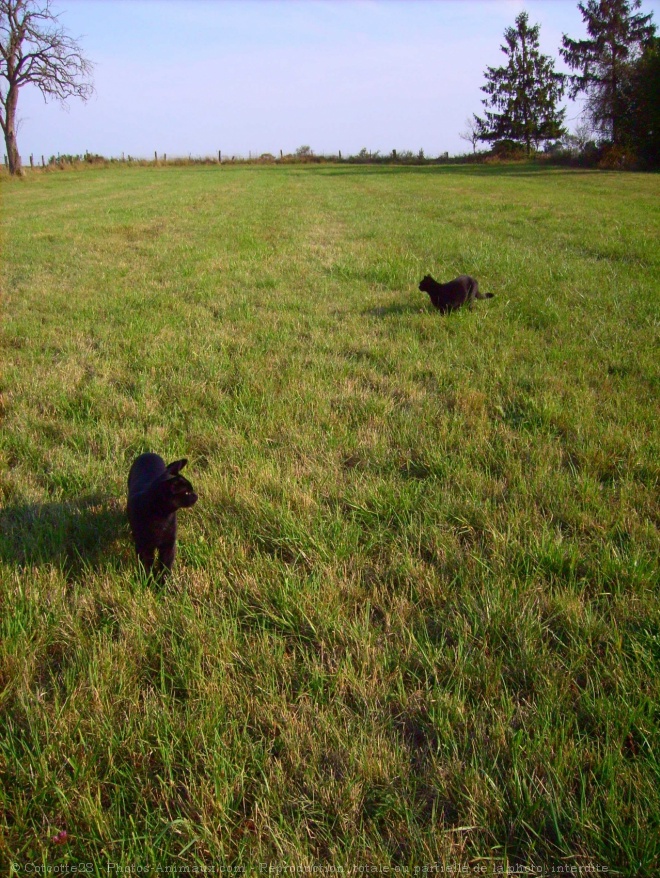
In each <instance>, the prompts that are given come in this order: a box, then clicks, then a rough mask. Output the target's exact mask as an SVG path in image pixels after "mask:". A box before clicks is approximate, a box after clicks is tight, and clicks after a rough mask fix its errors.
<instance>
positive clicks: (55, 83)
mask: <svg viewBox="0 0 660 878" xmlns="http://www.w3.org/2000/svg"><path fill="white" fill-rule="evenodd" d="M91 71H92V64H91V62H90V61H88V60H87V58H85V57H84V55H83V54H82V51H81V49H80V46H79V45H78V43H77V41H76V40H74V39H73V38H72V37H70V36H69V35H68V34H67V33H66V32H65V30H64V28H63V27H61V26H60V24H59V22H58V16H57V15H56V14H55V13H54V12H53V9H52V3H51V0H0V126H2V131H3V134H4V136H5V144H6V145H7V158H8V160H9V172H10V173H11V174H21V173H22V169H21V157H20V154H19V152H18V145H17V142H16V108H17V106H18V95H19V92H20V90H21V88H23V86H24V85H27V84H28V83H31V84H32V85H36V87H37V88H38V89H39V90H40V91H41V94H42V95H43V97H44V100H45V101H47V100H48V99H49V98H55V99H56V100H58V101H60V102H61V103H64V102H65V101H66V99H67V98H70V97H77V98H82V100H87V99H88V98H89V97H90V95H91V94H92V92H93V90H94V89H93V86H92V85H91V83H90V82H89V81H88V77H89V76H90V74H91Z"/></svg>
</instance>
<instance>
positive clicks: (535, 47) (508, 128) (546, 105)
mask: <svg viewBox="0 0 660 878" xmlns="http://www.w3.org/2000/svg"><path fill="white" fill-rule="evenodd" d="M539 30H540V26H539V25H538V24H536V25H534V26H533V27H529V25H528V16H527V13H526V12H521V13H520V15H518V17H517V18H516V26H515V27H508V28H507V29H506V30H505V31H504V39H505V41H506V43H505V45H503V46H501V49H502V51H503V52H504V54H505V55H506V56H507V58H508V63H507V65H506V67H488V68H486V73H485V77H486V85H484V86H482V89H481V90H482V91H484V92H486V94H487V95H488V97H487V98H485V99H484V100H483V101H482V103H483V105H484V107H486V112H485V114H484V118H483V119H482V118H479V117H478V116H477V117H475V118H476V120H477V123H478V125H479V139H480V140H500V139H505V138H510V139H512V140H519V141H522V142H523V143H524V144H525V147H526V150H527V155H529V154H530V152H531V151H532V144H533V145H534V146H535V147H538V145H539V144H540V143H541V142H542V141H544V140H555V139H557V138H559V137H561V136H562V135H563V134H564V133H565V130H564V127H563V121H564V114H565V112H566V111H565V110H560V109H558V108H557V104H558V103H559V101H560V100H561V98H562V96H563V94H564V76H563V74H561V73H556V72H555V69H554V61H553V59H552V58H550V56H548V55H541V53H540V52H539ZM489 108H490V109H489Z"/></svg>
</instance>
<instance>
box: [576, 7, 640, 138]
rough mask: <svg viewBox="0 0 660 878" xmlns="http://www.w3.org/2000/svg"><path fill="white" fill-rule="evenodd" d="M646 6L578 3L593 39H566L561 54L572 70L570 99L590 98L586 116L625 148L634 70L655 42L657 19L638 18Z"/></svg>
mask: <svg viewBox="0 0 660 878" xmlns="http://www.w3.org/2000/svg"><path fill="white" fill-rule="evenodd" d="M641 5H642V2H641V0H586V3H585V2H580V3H578V9H579V10H580V12H581V13H582V20H583V21H584V23H585V24H586V26H587V32H588V33H589V39H586V40H572V39H570V38H569V37H567V36H566V34H564V36H563V39H562V46H561V48H560V50H559V51H560V52H561V55H562V57H563V58H564V60H565V61H566V63H567V64H568V66H569V67H570V68H571V69H572V70H577V71H579V73H578V74H574V75H572V76H571V77H570V82H571V91H570V96H571V98H575V97H576V96H577V95H578V94H579V93H580V92H585V93H586V95H587V107H586V109H587V113H588V115H589V118H590V121H591V123H592V125H593V127H594V129H595V130H596V131H598V132H599V133H600V134H601V135H602V136H603V137H605V138H606V139H608V140H611V141H612V143H613V144H614V145H615V146H621V145H623V144H624V143H625V140H626V132H627V130H628V128H629V123H630V120H629V118H628V117H629V113H630V103H629V99H628V95H627V91H628V88H627V84H628V83H629V81H630V74H631V65H633V64H634V62H635V61H636V60H637V59H638V58H639V56H640V53H641V52H642V50H643V49H644V46H646V45H648V44H649V43H650V41H651V40H652V39H653V35H654V33H655V26H654V25H653V24H652V23H651V19H652V17H653V16H652V14H651V13H649V14H648V15H643V14H641V13H637V14H635V12H634V10H637V9H639V8H640V7H641Z"/></svg>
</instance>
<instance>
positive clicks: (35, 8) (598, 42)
mask: <svg viewBox="0 0 660 878" xmlns="http://www.w3.org/2000/svg"><path fill="white" fill-rule="evenodd" d="M578 8H579V10H580V12H581V13H582V19H583V22H584V24H585V25H586V29H587V34H588V36H587V37H586V38H585V39H572V38H571V37H568V36H567V35H566V34H564V35H563V39H562V45H561V46H560V47H559V54H560V55H561V57H562V58H563V60H564V61H565V62H566V64H567V65H568V67H569V68H570V69H571V70H572V71H574V72H573V73H571V74H564V73H559V72H557V71H556V70H555V61H554V59H553V58H551V57H550V56H548V55H542V54H541V52H540V49H539V31H540V26H539V25H538V24H536V25H530V24H529V16H528V14H527V13H526V12H521V13H520V14H519V15H518V16H517V18H516V20H515V27H509V28H507V29H506V31H505V32H504V41H505V42H504V45H502V46H501V49H502V52H504V54H505V55H506V58H507V63H506V64H505V65H503V66H501V67H488V68H486V72H485V77H486V84H485V85H484V86H483V88H482V90H483V91H484V92H485V94H486V98H485V99H484V100H483V104H484V114H483V116H477V115H476V114H475V115H473V116H472V117H471V118H470V119H469V120H468V130H467V131H466V132H463V133H462V134H461V135H460V136H461V137H462V138H463V139H465V140H468V141H470V142H471V143H472V146H473V149H474V150H475V151H476V145H477V143H478V142H480V141H483V142H497V141H509V142H513V143H514V144H522V145H523V147H524V150H525V152H526V153H527V155H530V154H531V152H532V150H537V149H539V147H540V145H541V144H546V145H547V144H548V143H551V142H552V141H558V140H559V139H561V138H562V137H566V136H567V134H568V132H567V130H566V127H565V124H564V122H565V115H566V110H565V108H560V106H559V104H560V101H561V100H562V98H563V96H564V94H565V93H566V92H568V94H569V95H570V97H571V98H573V99H574V98H576V97H577V96H578V95H580V94H584V95H585V97H586V101H585V112H584V115H585V122H584V123H583V126H582V127H583V129H584V128H585V127H586V128H588V129H589V131H593V133H594V134H595V136H596V138H598V139H599V140H600V142H601V143H603V144H609V145H611V146H612V147H613V148H614V149H619V150H629V151H630V152H631V153H632V154H634V155H636V156H637V157H638V158H639V159H640V160H641V161H642V162H643V163H645V164H647V165H648V166H657V165H658V164H659V163H660V39H658V37H656V35H655V25H654V24H653V22H652V18H653V16H652V14H651V13H649V14H644V13H642V12H639V11H638V10H639V9H640V8H641V0H582V2H579V3H578ZM91 70H92V64H91V62H90V61H89V60H87V58H85V56H84V54H83V52H82V49H81V48H80V46H79V44H78V43H77V41H76V40H74V39H72V38H71V37H70V36H69V35H68V34H67V33H66V31H65V30H64V28H62V27H61V26H60V25H59V22H58V16H57V15H56V14H55V13H54V11H53V8H52V3H51V0H0V127H2V131H3V134H4V138H5V145H6V149H7V163H8V166H9V171H10V173H11V174H20V173H21V172H22V170H21V157H20V153H19V151H18V143H17V138H16V127H17V119H16V111H17V107H18V96H19V93H20V91H21V89H22V88H23V87H24V86H25V85H34V86H36V87H37V88H38V89H39V90H40V91H41V93H42V95H43V97H44V99H49V98H56V99H57V100H59V101H61V102H65V101H66V100H68V99H69V98H71V97H79V98H82V99H83V100H86V99H87V98H88V97H89V96H90V95H91V94H92V93H93V86H92V84H91V82H90V75H91ZM578 139H580V138H578ZM581 139H582V140H584V138H581ZM393 158H396V153H395V152H393ZM419 158H420V159H421V158H423V154H422V155H420V156H419Z"/></svg>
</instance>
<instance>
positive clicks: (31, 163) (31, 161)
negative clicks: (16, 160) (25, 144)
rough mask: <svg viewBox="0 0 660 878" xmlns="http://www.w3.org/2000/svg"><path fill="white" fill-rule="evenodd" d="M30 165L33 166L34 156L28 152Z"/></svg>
mask: <svg viewBox="0 0 660 878" xmlns="http://www.w3.org/2000/svg"><path fill="white" fill-rule="evenodd" d="M30 167H31V168H33V167H34V156H33V155H32V154H30Z"/></svg>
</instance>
